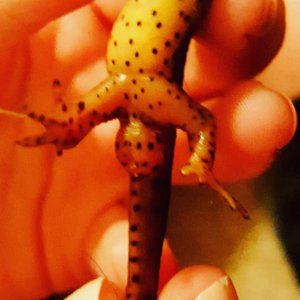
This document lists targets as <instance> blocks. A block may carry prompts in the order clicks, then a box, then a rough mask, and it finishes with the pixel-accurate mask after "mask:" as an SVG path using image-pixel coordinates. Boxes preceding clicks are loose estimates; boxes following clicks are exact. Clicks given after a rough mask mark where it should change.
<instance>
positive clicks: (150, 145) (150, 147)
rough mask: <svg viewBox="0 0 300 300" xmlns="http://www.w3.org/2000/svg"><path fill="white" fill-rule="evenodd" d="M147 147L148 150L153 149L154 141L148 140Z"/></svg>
mask: <svg viewBox="0 0 300 300" xmlns="http://www.w3.org/2000/svg"><path fill="white" fill-rule="evenodd" d="M148 149H149V150H150V151H152V150H153V149H154V143H152V142H149V143H148Z"/></svg>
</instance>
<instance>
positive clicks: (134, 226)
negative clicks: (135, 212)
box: [129, 224, 138, 232]
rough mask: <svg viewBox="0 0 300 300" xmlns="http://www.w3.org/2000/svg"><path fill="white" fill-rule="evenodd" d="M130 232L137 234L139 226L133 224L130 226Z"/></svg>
mask: <svg viewBox="0 0 300 300" xmlns="http://www.w3.org/2000/svg"><path fill="white" fill-rule="evenodd" d="M129 230H130V231H132V232H136V231H137V230H138V226H137V225H136V224H132V225H130V227H129Z"/></svg>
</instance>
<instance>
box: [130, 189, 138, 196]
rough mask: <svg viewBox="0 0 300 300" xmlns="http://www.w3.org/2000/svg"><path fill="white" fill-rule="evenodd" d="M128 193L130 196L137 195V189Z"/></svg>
mask: <svg viewBox="0 0 300 300" xmlns="http://www.w3.org/2000/svg"><path fill="white" fill-rule="evenodd" d="M130 193H131V195H132V196H137V194H138V191H137V190H131V191H130Z"/></svg>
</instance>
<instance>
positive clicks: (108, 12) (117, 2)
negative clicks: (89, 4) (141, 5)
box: [95, 0, 127, 24]
mask: <svg viewBox="0 0 300 300" xmlns="http://www.w3.org/2000/svg"><path fill="white" fill-rule="evenodd" d="M126 2H127V0H114V1H111V0H96V1H95V5H96V6H97V7H98V9H99V10H100V11H101V13H102V14H103V15H104V16H105V17H106V18H107V20H108V21H109V22H110V23H111V24H112V23H113V22H114V20H115V19H116V18H117V16H118V14H119V12H120V11H121V9H122V7H123V6H124V4H125V3H126Z"/></svg>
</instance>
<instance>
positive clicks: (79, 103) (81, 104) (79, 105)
mask: <svg viewBox="0 0 300 300" xmlns="http://www.w3.org/2000/svg"><path fill="white" fill-rule="evenodd" d="M77 106H78V108H79V110H80V111H83V110H84V109H85V103H84V102H83V101H80V102H78V104H77Z"/></svg>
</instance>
